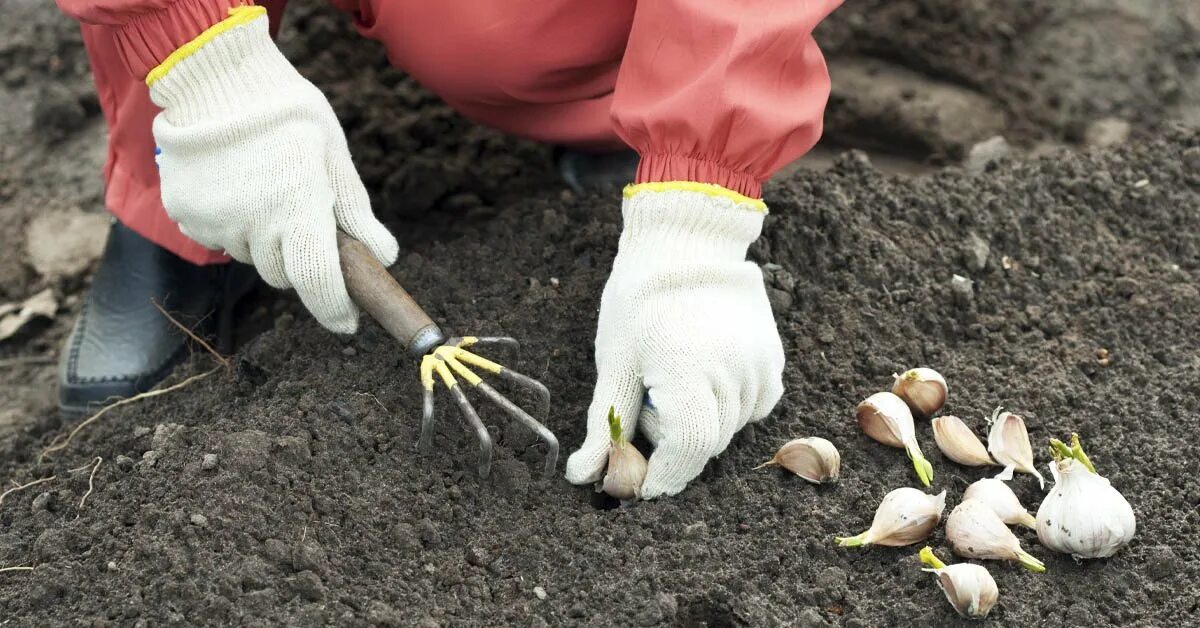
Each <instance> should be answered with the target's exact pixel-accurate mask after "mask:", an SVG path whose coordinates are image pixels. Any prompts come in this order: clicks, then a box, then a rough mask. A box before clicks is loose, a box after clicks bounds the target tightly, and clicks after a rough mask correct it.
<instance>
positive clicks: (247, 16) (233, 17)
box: [146, 6, 267, 85]
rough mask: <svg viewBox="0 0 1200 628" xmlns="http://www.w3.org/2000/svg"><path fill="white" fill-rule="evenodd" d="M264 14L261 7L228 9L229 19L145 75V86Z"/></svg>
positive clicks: (169, 56) (265, 12) (178, 50)
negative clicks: (225, 35)
mask: <svg viewBox="0 0 1200 628" xmlns="http://www.w3.org/2000/svg"><path fill="white" fill-rule="evenodd" d="M266 14H267V10H266V9H264V8H263V7H255V6H243V7H236V8H233V9H229V17H227V18H225V19H223V20H221V21H219V22H217V23H216V24H213V25H212V26H210V27H208V28H207V29H205V30H204V32H203V33H200V34H199V35H197V36H196V37H194V38H192V39H191V40H190V41H188V42H187V43H185V44H183V45H182V46H180V47H179V48H176V49H175V51H174V52H172V53H171V54H169V55H167V58H166V59H163V62H162V63H160V64H158V65H157V66H155V67H154V69H153V70H150V72H149V73H148V74H146V85H153V84H154V83H155V81H157V80H159V79H161V78H162V77H164V76H166V75H167V72H170V71H171V68H173V67H175V65H176V64H177V63H179V62H180V61H183V60H184V59H186V58H188V57H190V56H192V55H193V54H195V53H196V52H197V51H198V50H200V48H202V47H203V46H204V45H205V44H207V43H208V42H210V41H212V40H213V39H214V38H216V37H217V36H218V35H220V34H221V33H224V32H226V31H228V30H229V29H231V28H234V27H236V26H241V25H243V24H248V23H249V22H250V21H251V20H255V19H258V18H259V17H262V16H264V15H266Z"/></svg>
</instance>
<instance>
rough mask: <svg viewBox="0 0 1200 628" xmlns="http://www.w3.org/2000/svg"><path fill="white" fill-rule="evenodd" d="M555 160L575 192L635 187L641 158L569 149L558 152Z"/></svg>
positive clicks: (628, 152)
mask: <svg viewBox="0 0 1200 628" xmlns="http://www.w3.org/2000/svg"><path fill="white" fill-rule="evenodd" d="M554 160H555V162H556V163H557V165H558V173H559V174H560V175H561V176H562V178H563V181H565V182H566V183H567V185H568V186H570V187H571V189H572V190H575V191H576V192H585V191H588V190H597V189H601V188H604V187H615V188H617V189H620V188H622V187H623V186H625V185H627V184H629V183H633V178H634V176H635V175H637V165H638V154H637V153H636V152H634V151H632V150H622V151H617V152H614V153H583V152H580V151H577V150H572V149H570V148H559V149H558V150H557V151H555V156H554Z"/></svg>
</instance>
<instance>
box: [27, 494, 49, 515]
mask: <svg viewBox="0 0 1200 628" xmlns="http://www.w3.org/2000/svg"><path fill="white" fill-rule="evenodd" d="M53 502H54V495H53V494H51V493H42V494H40V495H38V496H37V497H34V498H33V504H32V505H31V506H30V508H31V510H33V512H34V513H38V512H43V511H45V512H49V511H50V510H51V509H52V508H53V507H54V503H53Z"/></svg>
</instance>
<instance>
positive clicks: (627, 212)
mask: <svg viewBox="0 0 1200 628" xmlns="http://www.w3.org/2000/svg"><path fill="white" fill-rule="evenodd" d="M670 185H672V184H668V185H667V186H666V187H669V186H670ZM687 187H689V188H690V189H694V190H701V191H684V190H670V191H641V192H635V193H634V194H633V196H632V197H628V196H627V198H626V199H625V202H624V205H623V207H622V214H623V216H624V219H625V225H624V230H623V231H622V233H621V241H620V246H619V248H618V251H617V257H616V259H615V260H614V261H613V270H612V274H611V275H610V276H609V279H608V284H607V285H606V286H605V287H604V295H603V296H602V297H601V300H600V322H599V328H598V330H597V333H596V371H597V379H598V381H597V383H596V391H595V394H594V396H593V397H592V404H591V407H590V408H588V426H587V427H588V429H587V438H586V439H585V440H584V442H583V446H582V447H580V448H579V451H576V452H575V453H574V454H572V455H571V457H570V459H569V460H568V461H567V479H568V480H569V481H571V482H573V483H575V484H584V483H588V482H594V481H596V480H598V479H599V478H600V477H601V476H602V475H603V473H604V467H605V464H606V462H607V454H608V447H609V428H608V423H607V419H606V417H607V413H608V409H609V406H615V407H616V412H617V414H618V415H620V417H621V422H622V427H623V428H624V429H625V431H626V433H628V434H632V433H633V431H632V430H633V429H634V428H635V427H640V428H641V429H642V432H643V433H644V434H645V435H646V437H647V438H648V439H649V440H650V442H651V443H653V444H654V445H655V450H654V454H653V455H651V457H650V464H649V468H648V470H647V472H646V480H645V482H644V483H643V485H642V493H641V495H642V498H643V499H651V498H654V497H656V496H658V495H664V494H665V495H674V494H675V493H678V492H679V491H681V490H683V489H684V487H685V486H687V483H688V482H689V481H691V480H692V478H694V477H696V476H697V475H699V473H700V472H701V471H702V470H703V469H704V465H705V464H706V463H707V462H708V460H709V458H711V457H713V456H715V455H717V454H719V453H721V452H722V451H724V450H725V447H726V446H728V445H729V440H730V439H731V438H732V437H733V435H734V433H736V432H737V431H738V430H740V429H741V428H742V427H743V426H744V425H745V424H746V423H747V422H749V421H757V420H759V419H762V418H763V417H765V416H766V415H767V414H768V413H770V411H771V409H772V408H774V407H775V404H776V403H777V402H778V401H779V397H780V396H781V395H782V394H783V381H782V378H783V345H782V344H781V343H780V340H779V332H778V331H777V330H776V328H775V320H774V318H773V317H772V315H771V307H770V305H769V304H768V302H767V293H766V289H765V288H764V286H763V278H762V272H761V271H760V270H759V268H758V266H757V265H755V264H754V263H753V262H748V261H746V249H747V247H749V245H750V243H751V242H753V241H754V239H755V238H757V237H758V235H759V233H760V231H761V230H762V222H763V215H764V213H765V208H764V207H761V206H754V205H752V204H750V203H749V202H748V201H749V199H745V198H743V197H739V196H737V195H734V194H733V193H731V192H729V191H727V190H724V189H723V188H719V187H717V186H701V185H696V184H692V185H691V186H687ZM637 189H638V188H637V187H634V188H631V191H633V190H637ZM652 189H653V188H652ZM627 194H628V192H627ZM644 392H648V394H647V399H646V402H647V403H646V406H645V408H643V393H644ZM639 414H640V416H639Z"/></svg>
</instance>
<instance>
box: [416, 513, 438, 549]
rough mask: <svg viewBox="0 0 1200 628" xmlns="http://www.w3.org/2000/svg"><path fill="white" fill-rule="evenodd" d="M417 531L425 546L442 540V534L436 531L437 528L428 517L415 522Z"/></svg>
mask: <svg viewBox="0 0 1200 628" xmlns="http://www.w3.org/2000/svg"><path fill="white" fill-rule="evenodd" d="M417 533H418V534H420V535H421V542H422V543H424V544H425V546H426V547H428V546H430V545H437V544H439V543H441V542H442V535H441V534H439V533H438V530H437V528H436V527H434V525H433V522H432V521H430V520H429V519H422V520H420V521H418V522H417Z"/></svg>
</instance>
